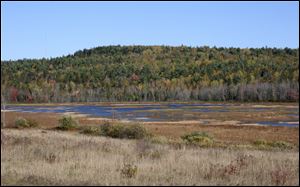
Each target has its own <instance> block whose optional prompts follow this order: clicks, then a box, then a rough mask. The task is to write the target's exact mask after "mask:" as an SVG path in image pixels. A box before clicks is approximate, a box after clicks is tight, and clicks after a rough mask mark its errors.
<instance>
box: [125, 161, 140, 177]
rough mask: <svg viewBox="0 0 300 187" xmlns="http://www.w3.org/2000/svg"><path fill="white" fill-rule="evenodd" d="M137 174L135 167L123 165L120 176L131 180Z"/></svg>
mask: <svg viewBox="0 0 300 187" xmlns="http://www.w3.org/2000/svg"><path fill="white" fill-rule="evenodd" d="M136 174H137V166H134V165H132V164H125V165H124V166H123V168H122V169H121V175H122V176H123V177H126V178H133V177H135V176H136Z"/></svg>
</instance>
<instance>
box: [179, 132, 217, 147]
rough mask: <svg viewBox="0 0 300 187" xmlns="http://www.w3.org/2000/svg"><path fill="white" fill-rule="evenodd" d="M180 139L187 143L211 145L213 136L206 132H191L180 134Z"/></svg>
mask: <svg viewBox="0 0 300 187" xmlns="http://www.w3.org/2000/svg"><path fill="white" fill-rule="evenodd" d="M181 139H182V140H183V141H184V142H185V143H187V144H192V145H200V146H211V145H212V144H213V143H214V141H213V138H212V137H211V136H209V135H208V134H207V133H206V132H192V133H191V134H186V135H184V136H182V137H181Z"/></svg>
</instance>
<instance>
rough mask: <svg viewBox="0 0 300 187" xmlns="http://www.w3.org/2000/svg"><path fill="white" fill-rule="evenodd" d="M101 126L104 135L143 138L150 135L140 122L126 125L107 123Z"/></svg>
mask: <svg viewBox="0 0 300 187" xmlns="http://www.w3.org/2000/svg"><path fill="white" fill-rule="evenodd" d="M100 128H101V134H102V135H104V136H109V137H112V138H127V139H142V138H144V137H146V136H147V135H148V133H147V131H146V129H145V128H144V127H142V126H141V125H138V124H133V125H126V126H125V125H121V124H116V125H112V124H109V123H105V124H103V125H101V127H100Z"/></svg>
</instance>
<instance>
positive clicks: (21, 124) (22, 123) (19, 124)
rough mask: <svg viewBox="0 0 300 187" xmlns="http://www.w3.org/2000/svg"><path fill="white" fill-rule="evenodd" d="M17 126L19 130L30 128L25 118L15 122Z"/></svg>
mask: <svg viewBox="0 0 300 187" xmlns="http://www.w3.org/2000/svg"><path fill="white" fill-rule="evenodd" d="M15 125H16V127H17V128H28V127H29V124H28V122H27V120H26V119H25V118H22V117H19V118H18V119H17V120H16V121H15Z"/></svg>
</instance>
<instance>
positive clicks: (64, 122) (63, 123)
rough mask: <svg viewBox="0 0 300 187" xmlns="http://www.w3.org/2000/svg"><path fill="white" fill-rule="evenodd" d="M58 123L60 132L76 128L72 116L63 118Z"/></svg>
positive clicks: (76, 123) (76, 125)
mask: <svg viewBox="0 0 300 187" xmlns="http://www.w3.org/2000/svg"><path fill="white" fill-rule="evenodd" d="M58 122H59V126H58V129H60V130H72V129H76V128H77V127H78V122H77V121H76V120H74V119H73V118H72V116H63V117H62V118H61V119H59V121H58Z"/></svg>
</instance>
